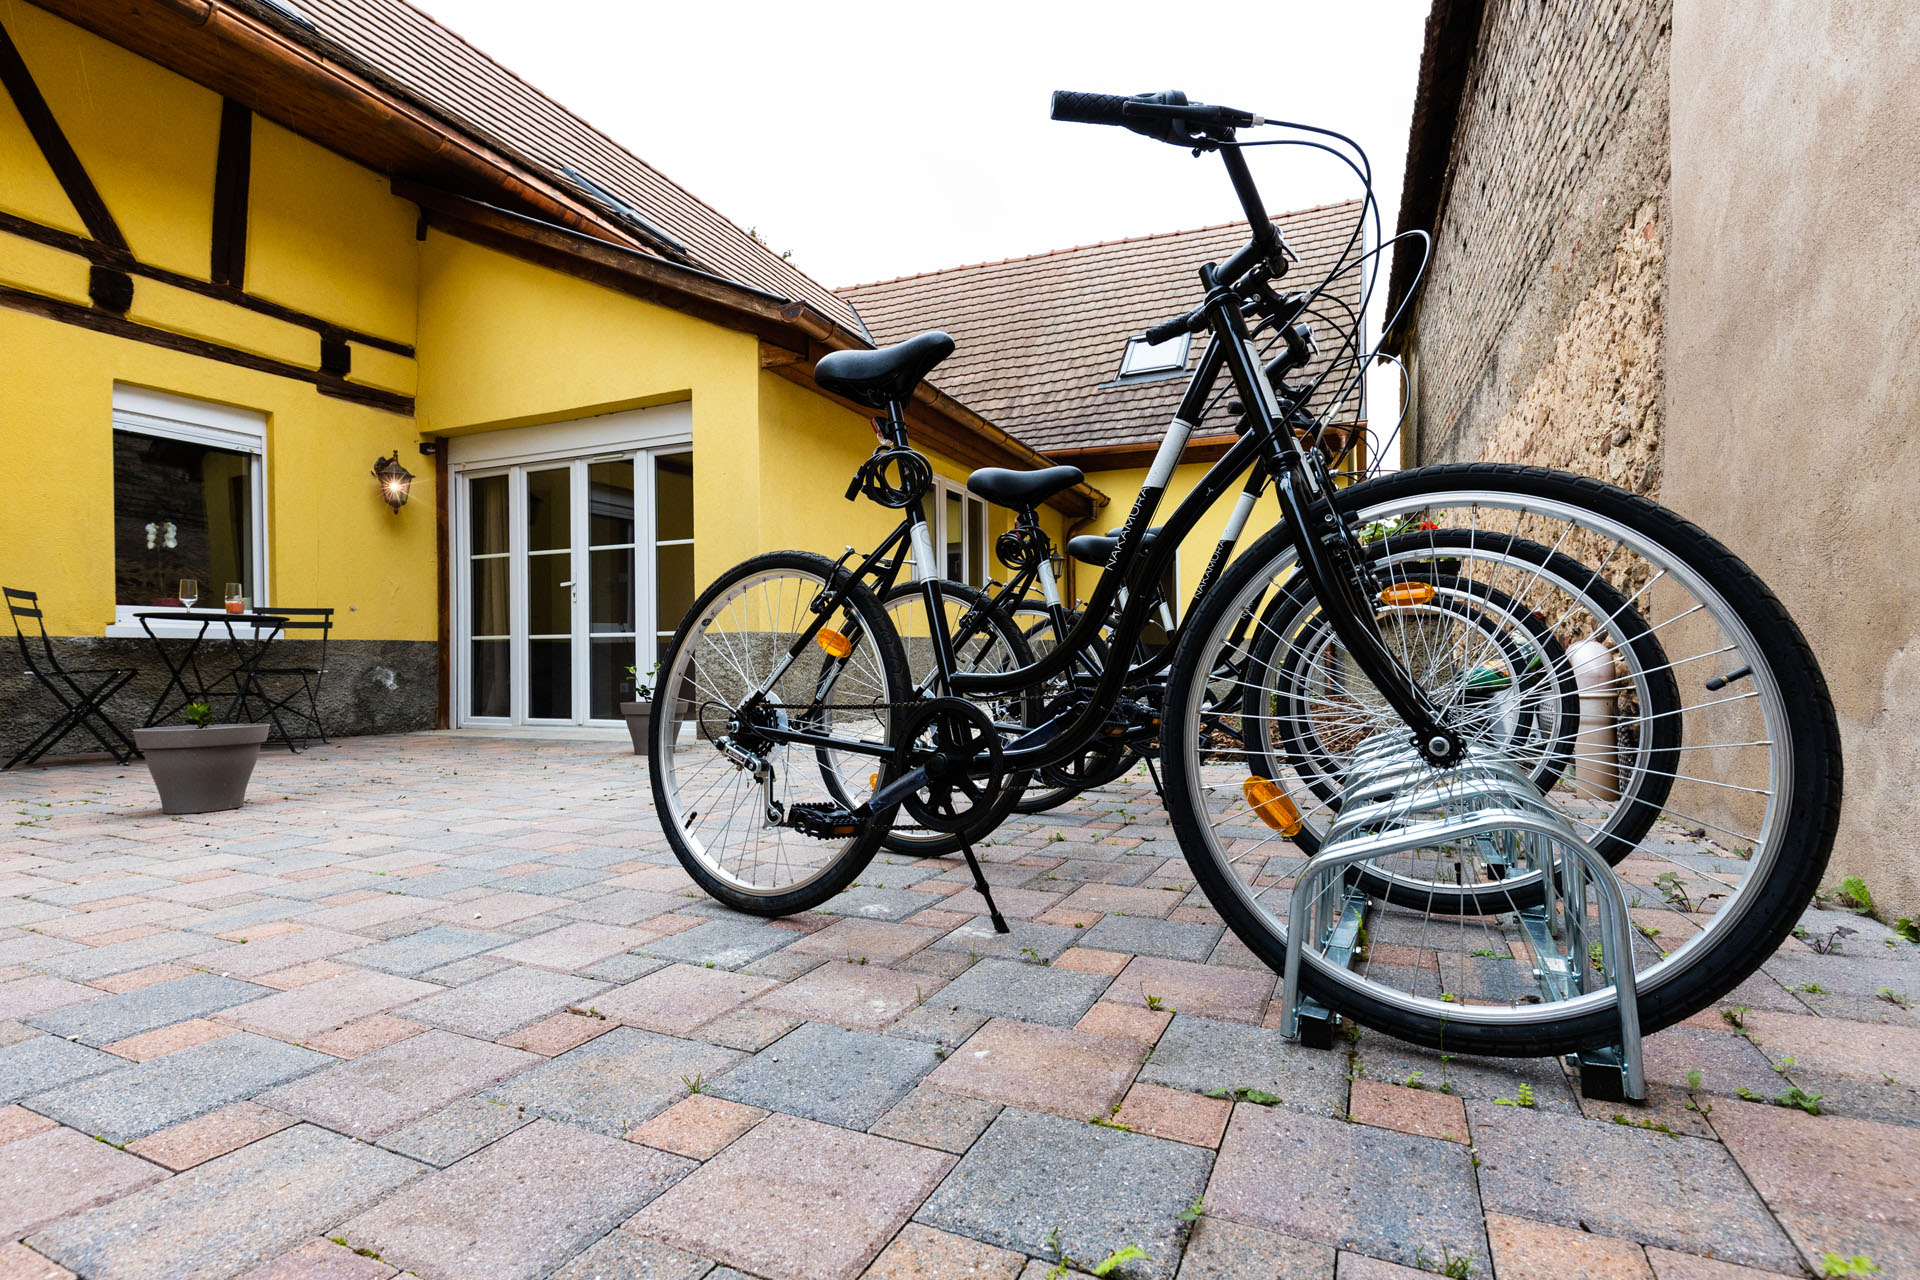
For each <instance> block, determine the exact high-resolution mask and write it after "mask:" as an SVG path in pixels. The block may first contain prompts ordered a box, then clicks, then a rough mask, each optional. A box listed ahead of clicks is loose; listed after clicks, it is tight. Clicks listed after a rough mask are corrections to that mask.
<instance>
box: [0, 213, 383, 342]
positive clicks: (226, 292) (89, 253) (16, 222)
mask: <svg viewBox="0 0 1920 1280" xmlns="http://www.w3.org/2000/svg"><path fill="white" fill-rule="evenodd" d="M0 231H5V232H10V233H12V234H13V235H16V236H19V237H21V238H22V239H25V240H32V241H34V242H35V243H36V244H44V245H46V246H48V247H49V248H53V249H64V250H65V251H66V252H68V253H75V254H79V255H80V256H81V257H83V258H85V259H86V260H87V261H88V262H91V263H92V264H93V265H94V266H97V267H111V268H113V269H114V270H116V271H124V272H126V273H127V274H128V275H133V276H140V277H142V278H144V279H147V280H158V281H159V282H160V283H162V284H169V285H172V286H173V287H174V288H176V289H185V290H186V291H187V292H188V293H197V294H199V295H200V296H201V297H204V298H217V299H219V300H220V301H221V302H230V303H232V304H233V305H234V306H236V307H244V308H245V309H246V310H248V311H252V312H256V313H258V314H260V315H263V316H271V317H272V318H274V319H275V320H284V321H286V322H287V323H288V324H295V325H299V326H300V327H301V328H304V329H312V330H313V331H314V332H315V333H318V334H319V335H320V336H321V337H322V338H323V339H324V338H329V337H331V338H337V339H339V340H340V341H343V342H357V343H359V344H360V345H361V346H363V347H374V348H377V349H378V350H381V351H386V352H391V353H392V354H394V355H396V356H404V357H406V358H407V359H409V360H411V359H413V347H412V346H411V345H409V344H408V343H405V342H394V341H392V340H391V339H388V338H382V337H380V336H379V335H378V334H373V333H362V332H361V331H360V330H358V329H350V328H348V327H347V326H345V325H341V324H335V323H334V322H333V321H331V320H325V319H322V318H321V317H319V316H314V315H308V314H307V313H306V312H304V311H296V310H294V309H293V308H292V307H284V306H281V305H280V304H279V303H277V302H270V301H268V300H267V299H265V298H262V297H257V296H256V295H254V294H251V293H248V292H246V291H245V290H244V289H236V288H233V287H231V286H229V285H223V284H214V283H213V282H212V281H210V280H196V279H194V278H193V277H192V276H185V275H181V274H180V273H179V272H178V271H169V270H167V269H166V268H165V267H154V266H148V265H147V264H146V263H144V262H136V261H134V260H133V259H132V258H130V257H125V256H122V255H120V254H116V253H112V252H109V251H108V250H107V249H105V248H104V247H103V246H101V245H98V244H96V243H94V242H93V241H91V240H89V239H87V238H86V237H84V236H76V235H74V234H73V233H72V232H70V231H62V230H60V229H59V228H58V227H49V226H44V225H42V224H41V223H38V222H32V221H29V220H28V219H26V218H22V217H19V216H17V215H15V214H11V213H6V212H4V211H0Z"/></svg>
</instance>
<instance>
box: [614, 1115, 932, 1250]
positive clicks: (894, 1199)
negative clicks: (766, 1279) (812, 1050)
mask: <svg viewBox="0 0 1920 1280" xmlns="http://www.w3.org/2000/svg"><path fill="white" fill-rule="evenodd" d="M952 1165H953V1157H952V1156H949V1155H945V1154H942V1153H940V1152H937V1151H929V1150H927V1149H926V1148H924V1147H916V1146H911V1145H909V1144H907V1143H904V1142H890V1141H888V1140H886V1139H884V1138H876V1137H873V1136H871V1135H869V1134H863V1133H852V1132H849V1131H848V1130H845V1129H838V1128H835V1127H833V1126H831V1125H824V1124H819V1123H816V1122H814V1121H811V1120H801V1119H797V1118H795V1117H792V1116H778V1115H776V1116H770V1117H768V1118H767V1119H766V1120H765V1121H763V1122H762V1123H761V1124H760V1125H758V1126H757V1127H756V1128H755V1129H754V1130H753V1131H752V1132H751V1133H749V1134H747V1135H746V1136H745V1137H743V1138H741V1139H740V1140H739V1141H738V1142H735V1143H734V1144H733V1145H732V1146H730V1147H728V1148H727V1149H726V1150H725V1151H722V1152H721V1153H720V1154H719V1155H717V1156H715V1157H714V1158H713V1159H712V1160H709V1161H708V1162H707V1163H706V1164H704V1165H702V1166H701V1167H700V1168H699V1169H698V1170H696V1171H695V1172H693V1173H692V1174H689V1175H688V1176H687V1177H686V1178H684V1179H682V1180H681V1181H680V1182H679V1183H678V1184H677V1185H676V1186H674V1187H673V1188H672V1189H671V1190H669V1191H668V1192H667V1193H666V1194H665V1195H663V1196H661V1197H660V1198H659V1199H658V1200H655V1201H654V1202H653V1203H652V1204H650V1205H648V1206H647V1207H646V1208H645V1209H643V1210H641V1211H640V1213H639V1214H637V1215H636V1216H635V1217H634V1218H633V1220H632V1221H630V1222H629V1223H627V1224H626V1226H625V1227H624V1228H623V1230H625V1231H633V1232H637V1233H639V1234H641V1235H643V1236H647V1237H650V1238H652V1239H656V1240H660V1241H663V1242H665V1243H667V1244H670V1245H673V1246H675V1247H676V1248H680V1249H685V1250H687V1251H689V1252H691V1253H695V1254H699V1255H701V1256H704V1257H710V1258H717V1259H719V1260H720V1261H721V1262H723V1263H727V1264H730V1265H733V1266H737V1267H739V1268H741V1269H742V1270H745V1271H749V1272H753V1273H756V1274H759V1275H777V1276H780V1277H782V1280H853V1278H854V1277H855V1276H857V1275H859V1274H860V1271H861V1268H863V1267H865V1266H866V1265H867V1263H868V1262H869V1261H871V1260H872V1259H873V1258H874V1256H875V1255H877V1254H878V1253H879V1252H880V1249H881V1247H882V1246H883V1245H885V1244H886V1243H887V1241H888V1240H889V1239H891V1238H892V1237H893V1235H894V1234H895V1233H896V1232H897V1231H899V1229H900V1228H901V1227H902V1226H904V1225H905V1224H906V1222H907V1219H908V1218H909V1217H911V1216H912V1214H913V1211H914V1209H915V1208H916V1207H918V1206H919V1204H920V1202H921V1201H922V1200H923V1199H925V1198H926V1196H927V1194H928V1192H930V1191H931V1190H932V1189H933V1187H934V1186H935V1184H936V1183H938V1182H939V1181H940V1179H941V1177H942V1176H943V1175H945V1174H946V1172H947V1170H948V1169H950V1168H951V1167H952ZM745 1204H751V1205H752V1206H753V1212H752V1213H742V1212H740V1206H742V1205H745ZM828 1222H830V1223H832V1229H831V1230H823V1229H822V1227H823V1223H828Z"/></svg>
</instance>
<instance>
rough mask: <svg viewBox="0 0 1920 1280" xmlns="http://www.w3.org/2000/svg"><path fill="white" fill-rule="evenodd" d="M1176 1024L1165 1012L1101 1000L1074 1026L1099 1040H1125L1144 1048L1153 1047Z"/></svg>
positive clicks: (1171, 1016) (1142, 1006) (1169, 1014)
mask: <svg viewBox="0 0 1920 1280" xmlns="http://www.w3.org/2000/svg"><path fill="white" fill-rule="evenodd" d="M1172 1021H1173V1015H1172V1014H1171V1013H1169V1012H1168V1011H1167V1010H1165V1009H1149V1008H1147V1007H1146V1006H1145V1005H1140V1006H1138V1007H1135V1006H1133V1005H1125V1004H1114V1003H1113V1002H1112V1001H1110V1000H1101V1001H1098V1002H1096V1003H1095V1004H1094V1005H1093V1007H1092V1008H1090V1009H1088V1010H1087V1012H1086V1014H1085V1015H1084V1016H1083V1017H1082V1018H1081V1019H1080V1021H1078V1022H1076V1023H1074V1028H1075V1029H1076V1030H1079V1031H1086V1032H1090V1033H1092V1034H1093V1035H1097V1036H1125V1037H1126V1038H1127V1039H1129V1040H1138V1041H1140V1042H1141V1043H1142V1044H1153V1043H1154V1042H1155V1041H1157V1040H1159V1039H1160V1035H1161V1033H1162V1032H1164V1031H1165V1030H1166V1029H1167V1024H1168V1023H1170V1022H1172Z"/></svg>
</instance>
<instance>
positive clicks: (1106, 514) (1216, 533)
mask: <svg viewBox="0 0 1920 1280" xmlns="http://www.w3.org/2000/svg"><path fill="white" fill-rule="evenodd" d="M1206 474H1207V466H1206V464H1202V463H1198V462H1189V463H1187V464H1185V465H1184V466H1179V467H1175V468H1174V471H1173V478H1172V479H1171V480H1169V481H1168V482H1167V491H1166V494H1165V495H1164V496H1163V497H1162V498H1161V499H1160V507H1159V510H1158V511H1156V512H1155V513H1154V523H1155V524H1162V523H1164V522H1165V521H1166V519H1167V518H1168V517H1169V516H1171V515H1172V514H1173V512H1174V509H1175V508H1176V507H1178V506H1179V505H1180V503H1181V502H1182V501H1184V500H1185V499H1186V496H1187V495H1188V494H1189V493H1192V492H1193V487H1194V486H1195V485H1197V484H1199V483H1200V478H1201V477H1202V476H1204V475H1206ZM1146 479H1147V470H1146V468H1145V467H1140V468H1137V469H1131V470H1126V471H1098V472H1094V473H1092V474H1090V475H1088V476H1087V483H1088V484H1090V485H1092V486H1093V487H1094V488H1096V489H1098V490H1100V491H1101V492H1103V493H1105V494H1106V495H1107V497H1109V498H1110V499H1112V502H1111V504H1110V505H1108V506H1107V508H1106V509H1105V510H1103V511H1101V512H1100V514H1099V516H1098V517H1096V518H1095V520H1094V521H1093V523H1092V524H1090V525H1088V526H1087V527H1086V529H1085V530H1083V532H1086V533H1106V532H1107V531H1109V530H1111V529H1118V528H1119V527H1120V526H1121V525H1122V524H1124V523H1125V522H1126V519H1127V512H1129V511H1131V510H1133V502H1134V499H1135V498H1138V497H1139V496H1140V486H1141V485H1143V484H1145V483H1146ZM1239 499H1240V487H1239V486H1238V485H1235V486H1234V487H1233V488H1231V489H1229V490H1228V491H1227V493H1226V496H1224V497H1223V498H1221V499H1220V500H1219V501H1218V502H1215V503H1214V504H1213V506H1211V507H1209V508H1208V509H1207V511H1206V513H1205V514H1204V515H1202V516H1201V517H1200V522H1199V523H1198V524H1196V525H1195V526H1194V528H1193V532H1192V533H1190V534H1188V535H1187V538H1186V541H1185V542H1183V543H1181V544H1180V561H1179V564H1180V602H1179V610H1178V611H1179V614H1180V616H1181V617H1183V618H1184V617H1185V616H1186V609H1187V603H1188V601H1190V600H1191V599H1192V598H1193V592H1194V589H1195V588H1196V587H1198V586H1199V585H1200V575H1201V574H1202V573H1204V572H1206V568H1207V561H1209V560H1211V559H1213V551H1214V548H1215V547H1216V546H1217V545H1218V544H1219V542H1220V534H1221V532H1222V531H1223V530H1225V528H1226V525H1227V517H1228V516H1229V515H1231V514H1232V512H1233V504H1234V503H1235V502H1237V501H1239ZM1279 522H1280V504H1279V503H1278V502H1277V501H1276V500H1275V499H1274V496H1273V489H1272V486H1268V489H1267V492H1266V493H1265V494H1263V495H1261V498H1260V502H1259V505H1257V506H1256V507H1254V509H1253V517H1252V518H1251V519H1250V520H1248V521H1247V528H1246V531H1245V532H1244V533H1242V534H1241V535H1240V543H1239V546H1238V547H1237V548H1236V554H1237V553H1238V552H1240V551H1245V550H1246V549H1247V548H1248V547H1250V546H1252V545H1253V543H1254V540H1255V539H1256V538H1258V537H1259V536H1260V535H1261V534H1263V533H1265V532H1266V531H1267V530H1268V529H1271V528H1272V527H1273V526H1274V525H1276V524H1278V523H1279ZM1099 581H1100V570H1099V569H1095V568H1091V567H1089V566H1087V565H1080V566H1078V577H1077V580H1076V581H1075V583H1074V589H1075V591H1076V593H1077V594H1078V595H1079V596H1080V597H1081V598H1083V599H1084V598H1085V597H1087V596H1090V595H1092V594H1093V588H1094V584H1095V583H1097V582H1099Z"/></svg>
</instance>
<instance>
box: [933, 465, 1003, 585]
mask: <svg viewBox="0 0 1920 1280" xmlns="http://www.w3.org/2000/svg"><path fill="white" fill-rule="evenodd" d="M927 496H928V499H929V500H930V501H931V502H932V503H933V513H932V514H931V515H929V516H928V517H927V523H928V525H929V526H930V528H931V532H932V533H933V548H934V552H935V554H936V555H938V556H939V557H940V564H939V576H940V577H942V578H945V577H947V498H948V497H949V496H957V497H958V498H959V499H960V576H959V577H958V578H954V579H951V581H955V582H965V583H968V584H970V585H973V586H985V585H986V581H987V578H988V577H989V576H990V574H989V573H988V570H989V568H990V567H991V564H992V556H993V551H992V547H993V526H992V524H991V523H990V521H989V517H990V516H991V514H992V507H991V506H990V505H989V504H988V502H987V500H986V499H985V498H982V497H980V496H979V495H978V494H976V493H974V492H972V491H971V490H970V489H968V488H967V486H965V485H964V484H959V483H957V482H955V481H952V480H949V479H947V478H946V477H945V476H938V475H937V476H935V477H934V478H933V488H931V489H929V490H927ZM970 505H971V506H972V507H975V508H978V509H979V511H980V528H981V531H982V533H983V535H984V536H983V538H982V539H981V541H982V544H983V545H982V547H981V550H982V552H983V553H985V555H986V556H987V558H988V563H986V564H982V565H978V566H976V565H975V564H974V563H973V547H972V545H971V544H970V543H969V542H968V541H967V514H966V513H967V511H968V509H969V506H970ZM976 568H978V570H979V573H980V581H979V582H978V583H975V582H973V573H974V570H975V569H976Z"/></svg>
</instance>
